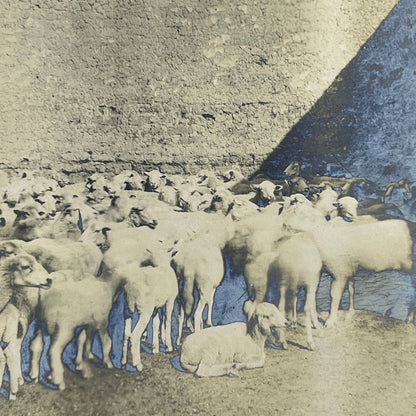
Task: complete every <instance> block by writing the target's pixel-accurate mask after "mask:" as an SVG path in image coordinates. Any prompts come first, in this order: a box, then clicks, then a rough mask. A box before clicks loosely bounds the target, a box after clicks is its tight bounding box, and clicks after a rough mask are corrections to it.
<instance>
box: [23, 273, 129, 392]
mask: <svg viewBox="0 0 416 416" xmlns="http://www.w3.org/2000/svg"><path fill="white" fill-rule="evenodd" d="M51 276H52V278H53V279H54V284H53V285H52V288H51V289H50V290H49V291H47V292H44V293H41V296H40V303H39V305H40V316H41V318H42V319H43V320H44V322H45V324H46V330H47V331H48V333H49V334H51V336H52V341H51V346H50V349H49V357H50V366H51V374H50V375H49V379H50V380H51V382H52V383H53V384H55V385H57V386H58V389H59V390H64V389H65V387H66V386H65V381H64V367H63V363H62V358H61V357H62V353H63V350H64V348H65V347H66V345H67V344H68V343H69V342H70V341H71V340H72V338H73V337H74V333H75V329H76V328H78V327H80V326H84V325H86V326H87V327H86V331H87V334H86V335H87V336H88V338H89V340H92V334H93V332H94V331H98V333H99V335H100V338H101V343H102V350H103V361H104V364H105V365H106V366H107V368H112V367H113V364H112V362H111V359H110V350H111V338H110V335H109V334H108V332H107V327H108V319H109V314H110V311H111V308H112V305H113V299H114V296H115V294H116V291H117V289H118V288H119V287H120V286H121V285H122V283H123V282H122V281H121V280H119V279H116V278H115V277H112V278H111V279H107V278H106V279H104V278H96V277H95V276H92V275H85V276H82V277H81V278H79V280H73V279H72V278H71V277H70V276H71V272H62V271H61V272H54V273H52V274H51ZM29 291H30V289H26V290H25V291H24V293H23V294H22V296H24V297H25V300H26V302H31V305H32V308H33V301H34V298H36V297H37V295H36V293H33V291H31V292H29ZM74 305H76V307H74ZM32 311H33V309H32ZM84 340H85V339H82V341H84ZM42 344H43V343H42V333H41V331H40V330H38V331H37V333H36V336H35V339H34V340H33V341H32V345H31V351H32V360H31V371H30V377H31V378H32V379H33V380H35V381H37V380H38V378H39V360H40V356H41V353H42ZM78 345H79V348H80V351H79V352H78V356H77V361H76V364H77V369H78V370H80V371H81V372H82V375H83V377H86V378H88V377H89V376H90V369H89V367H88V364H87V362H85V361H83V360H82V350H83V348H82V343H79V344H78ZM87 350H89V351H90V348H87Z"/></svg>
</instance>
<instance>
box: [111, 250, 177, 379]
mask: <svg viewBox="0 0 416 416" xmlns="http://www.w3.org/2000/svg"><path fill="white" fill-rule="evenodd" d="M160 256H163V253H159V258H158V265H157V266H155V267H153V266H150V265H149V266H145V267H142V266H141V265H140V263H139V262H134V261H132V262H129V263H126V264H125V265H124V266H119V267H118V268H117V273H118V274H119V275H122V276H123V277H124V278H125V280H126V284H125V292H126V300H127V305H128V307H129V310H130V312H131V313H133V312H134V311H135V310H137V311H138V312H139V314H140V318H139V322H138V323H137V324H136V326H135V327H134V328H132V320H131V318H128V319H126V321H125V332H124V338H123V356H122V361H121V363H122V365H125V364H126V363H127V350H128V341H129V340H130V341H131V352H132V365H133V366H134V367H135V368H136V369H137V371H142V370H143V364H142V362H141V357H140V341H141V339H142V335H143V333H144V331H145V329H146V327H147V325H148V324H149V322H150V319H151V317H152V315H153V332H152V334H153V340H152V352H153V354H156V353H158V352H159V324H160V320H159V315H158V312H157V310H158V309H160V308H165V312H164V317H163V320H162V341H163V343H164V344H165V345H166V347H167V351H169V352H171V351H173V345H172V338H171V327H172V314H173V308H174V306H175V301H176V298H177V296H178V283H177V281H176V275H175V273H174V271H173V270H172V268H171V267H170V265H169V262H168V259H167V258H165V259H164V260H161V259H160ZM165 256H166V257H167V255H165ZM155 311H156V313H155ZM179 336H180V334H179Z"/></svg>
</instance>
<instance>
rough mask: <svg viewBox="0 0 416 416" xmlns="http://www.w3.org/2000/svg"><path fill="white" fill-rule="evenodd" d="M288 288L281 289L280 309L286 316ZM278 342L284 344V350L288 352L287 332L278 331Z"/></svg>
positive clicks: (282, 287)
mask: <svg viewBox="0 0 416 416" xmlns="http://www.w3.org/2000/svg"><path fill="white" fill-rule="evenodd" d="M286 291H287V287H286V286H281V287H280V299H279V305H278V307H277V308H278V309H279V310H280V311H281V312H282V313H283V314H284V315H285V316H286V294H287V293H286ZM277 335H278V341H279V342H280V343H281V344H282V348H283V349H284V350H287V340H286V331H285V330H284V329H278V330H277Z"/></svg>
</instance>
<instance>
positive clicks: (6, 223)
mask: <svg viewBox="0 0 416 416" xmlns="http://www.w3.org/2000/svg"><path fill="white" fill-rule="evenodd" d="M15 220H16V213H15V212H14V211H13V209H12V208H10V207H9V206H8V205H7V204H6V203H0V238H11V236H12V235H13V232H14V227H13V224H14V221H15Z"/></svg>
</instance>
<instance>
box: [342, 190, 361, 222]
mask: <svg viewBox="0 0 416 416" xmlns="http://www.w3.org/2000/svg"><path fill="white" fill-rule="evenodd" d="M337 208H338V215H339V216H340V217H344V218H347V220H352V219H353V218H355V217H357V215H358V212H357V209H358V201H357V200H356V199H355V198H353V197H352V196H344V197H342V198H339V199H338V201H337Z"/></svg>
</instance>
